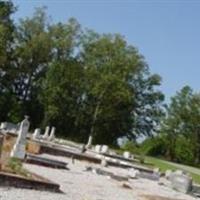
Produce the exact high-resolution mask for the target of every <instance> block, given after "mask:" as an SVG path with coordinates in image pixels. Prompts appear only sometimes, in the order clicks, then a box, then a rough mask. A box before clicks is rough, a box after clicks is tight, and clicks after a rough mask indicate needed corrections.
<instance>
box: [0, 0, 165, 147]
mask: <svg viewBox="0 0 200 200" xmlns="http://www.w3.org/2000/svg"><path fill="white" fill-rule="evenodd" d="M14 11H15V8H14V6H13V4H12V3H11V2H10V1H8V2H1V6H0V18H1V19H2V20H1V21H0V47H1V48H0V51H2V53H0V76H1V79H0V113H1V114H0V120H11V121H13V122H17V121H19V120H20V119H21V118H22V117H23V115H24V114H28V115H29V116H30V119H31V125H32V128H33V127H36V126H37V127H38V126H46V125H53V126H56V128H57V132H58V134H60V136H62V137H69V138H72V139H73V140H77V141H82V142H86V141H87V139H88V136H89V135H92V136H93V138H94V143H106V144H111V145H113V146H116V145H117V139H118V138H119V137H124V136H125V137H127V138H129V139H131V140H134V139H135V138H137V137H138V136H140V135H152V134H153V133H154V132H155V131H156V128H157V127H158V125H159V120H160V117H161V116H162V115H163V109H162V102H163V100H164V95H163V94H162V93H161V92H160V91H159V90H158V89H157V86H159V85H160V83H161V78H160V76H158V75H155V74H151V73H150V70H149V66H148V65H147V64H146V62H145V60H144V57H143V56H142V55H141V54H140V53H139V52H138V50H137V49H136V48H135V47H134V46H131V45H129V44H127V42H126V40H125V39H124V38H123V37H122V36H120V35H119V34H98V33H95V32H94V31H90V30H86V29H83V28H82V27H81V26H80V24H79V23H78V22H77V21H76V20H75V19H74V18H71V19H69V20H68V22H67V23H60V22H59V23H53V22H52V21H50V20H49V17H48V16H47V14H46V11H45V8H37V9H36V10H35V13H34V14H33V16H31V17H26V18H24V19H20V20H19V21H18V22H17V23H16V24H14V23H13V21H12V20H11V14H12V13H13V12H14Z"/></svg>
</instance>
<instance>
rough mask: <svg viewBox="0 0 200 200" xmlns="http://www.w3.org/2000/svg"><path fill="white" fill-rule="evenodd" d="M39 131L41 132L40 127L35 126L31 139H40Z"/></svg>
mask: <svg viewBox="0 0 200 200" xmlns="http://www.w3.org/2000/svg"><path fill="white" fill-rule="evenodd" d="M40 133H41V129H40V128H36V129H35V131H34V133H33V139H34V140H37V139H40Z"/></svg>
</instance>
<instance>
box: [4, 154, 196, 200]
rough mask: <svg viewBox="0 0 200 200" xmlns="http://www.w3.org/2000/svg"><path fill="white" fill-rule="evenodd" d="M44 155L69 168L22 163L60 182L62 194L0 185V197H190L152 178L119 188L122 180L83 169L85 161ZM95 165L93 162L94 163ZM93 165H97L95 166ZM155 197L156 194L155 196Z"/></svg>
mask: <svg viewBox="0 0 200 200" xmlns="http://www.w3.org/2000/svg"><path fill="white" fill-rule="evenodd" d="M43 156H45V157H48V158H53V159H57V160H60V161H65V162H68V167H69V169H70V170H69V171H67V170H60V169H52V168H46V167H41V166H37V165H30V164H24V167H25V168H27V169H28V170H30V171H32V172H34V173H37V174H39V175H41V176H43V177H45V178H47V179H49V180H51V181H54V182H56V183H58V184H60V185H61V190H62V191H63V194H58V193H51V192H41V191H35V190H28V189H16V188H0V200H146V199H148V198H144V197H143V195H155V196H156V195H159V196H163V197H169V198H172V199H181V200H194V199H195V198H193V197H190V196H189V195H184V194H182V193H179V192H176V191H174V190H172V189H170V188H167V187H165V186H160V185H158V183H157V182H155V181H150V180H146V179H135V180H134V179H131V180H130V181H129V184H130V186H131V187H132V189H127V188H123V187H122V186H121V185H122V183H120V182H118V181H115V180H112V179H109V178H107V177H105V176H100V175H97V174H93V173H91V172H86V171H84V170H85V166H88V165H89V164H88V163H86V162H80V161H75V164H72V162H71V159H68V158H64V157H58V156H56V157H55V156H49V155H43ZM94 166H95V165H94ZM96 167H97V166H96ZM108 169H109V170H111V171H115V172H118V173H119V174H121V173H123V172H124V170H123V169H117V168H111V167H109V168H108ZM155 199H156V198H155Z"/></svg>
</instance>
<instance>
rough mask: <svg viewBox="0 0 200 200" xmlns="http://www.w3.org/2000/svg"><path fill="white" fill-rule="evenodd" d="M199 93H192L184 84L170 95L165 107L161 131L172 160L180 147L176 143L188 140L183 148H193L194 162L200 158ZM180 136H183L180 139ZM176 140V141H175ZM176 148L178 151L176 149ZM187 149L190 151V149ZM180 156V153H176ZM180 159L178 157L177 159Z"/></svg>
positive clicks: (175, 157) (197, 161)
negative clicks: (168, 102)
mask: <svg viewBox="0 0 200 200" xmlns="http://www.w3.org/2000/svg"><path fill="white" fill-rule="evenodd" d="M199 121H200V94H199V93H194V92H193V91H192V89H191V88H190V87H189V86H185V87H184V88H183V89H182V90H181V91H180V92H177V94H176V95H175V96H174V97H172V99H171V104H170V105H169V107H168V109H167V117H166V119H165V120H164V122H163V126H162V132H163V133H164V134H166V136H167V142H168V155H169V157H170V158H171V159H172V160H176V159H177V155H176V154H177V152H180V151H179V150H180V148H181V147H179V146H177V145H180V143H183V142H184V143H186V142H188V145H185V148H187V147H188V148H190V147H191V144H192V146H193V147H194V148H192V149H193V154H194V157H195V163H196V164H197V163H199V159H200V126H199ZM180 137H181V138H183V139H182V140H180ZM177 140H178V141H177ZM177 149H178V151H177ZM188 151H190V152H191V149H190V150H189V149H188ZM178 156H179V157H180V154H179V155H178ZM178 160H180V159H178Z"/></svg>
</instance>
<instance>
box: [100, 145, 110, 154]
mask: <svg viewBox="0 0 200 200" xmlns="http://www.w3.org/2000/svg"><path fill="white" fill-rule="evenodd" d="M108 152H109V147H108V146H107V145H103V146H102V147H101V153H108Z"/></svg>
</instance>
